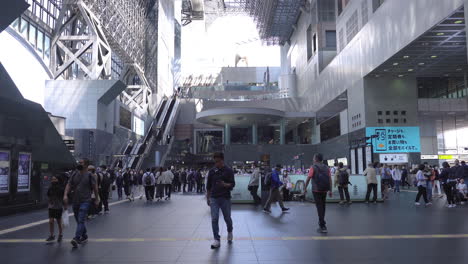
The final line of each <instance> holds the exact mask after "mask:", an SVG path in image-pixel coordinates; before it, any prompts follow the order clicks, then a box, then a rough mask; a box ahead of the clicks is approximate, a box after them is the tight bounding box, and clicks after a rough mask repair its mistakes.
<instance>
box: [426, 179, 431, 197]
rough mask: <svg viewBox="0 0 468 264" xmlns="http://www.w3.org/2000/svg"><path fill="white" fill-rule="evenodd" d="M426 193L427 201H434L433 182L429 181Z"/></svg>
mask: <svg viewBox="0 0 468 264" xmlns="http://www.w3.org/2000/svg"><path fill="white" fill-rule="evenodd" d="M426 192H427V199H428V200H429V201H432V182H431V181H427V183H426Z"/></svg>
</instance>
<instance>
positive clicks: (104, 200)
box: [99, 189, 109, 212]
mask: <svg viewBox="0 0 468 264" xmlns="http://www.w3.org/2000/svg"><path fill="white" fill-rule="evenodd" d="M99 197H100V198H101V202H100V203H99V212H101V211H102V206H103V205H104V211H109V190H108V189H106V190H102V189H100V190H99Z"/></svg>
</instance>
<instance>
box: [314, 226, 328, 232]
mask: <svg viewBox="0 0 468 264" xmlns="http://www.w3.org/2000/svg"><path fill="white" fill-rule="evenodd" d="M317 232H319V233H321V234H326V233H328V230H327V227H319V228H317Z"/></svg>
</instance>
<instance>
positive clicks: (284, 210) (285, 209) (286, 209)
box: [281, 207, 289, 212]
mask: <svg viewBox="0 0 468 264" xmlns="http://www.w3.org/2000/svg"><path fill="white" fill-rule="evenodd" d="M281 211H283V212H287V211H289V208H286V207H285V208H282V209H281Z"/></svg>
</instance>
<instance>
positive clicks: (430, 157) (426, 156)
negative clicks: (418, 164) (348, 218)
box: [421, 155, 439, 160]
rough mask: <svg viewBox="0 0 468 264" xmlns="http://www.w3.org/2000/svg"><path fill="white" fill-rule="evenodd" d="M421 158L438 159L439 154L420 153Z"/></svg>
mask: <svg viewBox="0 0 468 264" xmlns="http://www.w3.org/2000/svg"><path fill="white" fill-rule="evenodd" d="M421 159H422V160H436V159H439V155H421Z"/></svg>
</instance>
